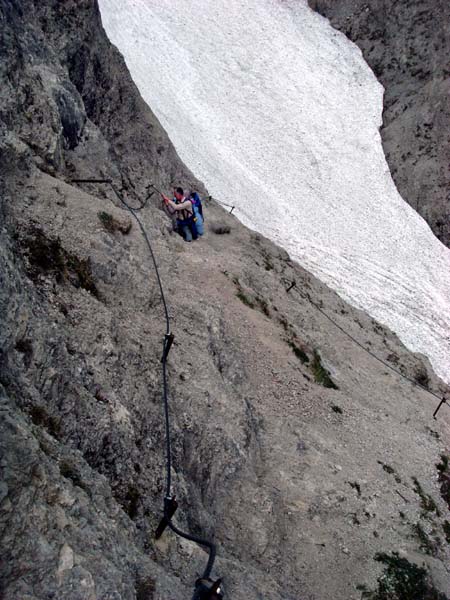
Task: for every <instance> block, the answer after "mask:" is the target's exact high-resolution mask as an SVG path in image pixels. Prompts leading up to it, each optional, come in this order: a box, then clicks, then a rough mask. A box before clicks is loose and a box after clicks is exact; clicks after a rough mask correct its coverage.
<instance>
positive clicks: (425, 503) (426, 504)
mask: <svg viewBox="0 0 450 600" xmlns="http://www.w3.org/2000/svg"><path fill="white" fill-rule="evenodd" d="M412 480H413V483H414V491H415V492H416V494H417V495H418V496H420V506H421V507H422V513H423V514H424V515H426V514H427V513H430V512H435V513H436V515H437V516H438V517H439V516H440V514H441V513H440V511H439V508H438V507H437V504H436V502H435V501H434V500H433V498H432V497H431V496H429V495H428V494H427V493H426V492H425V491H424V490H423V488H422V486H421V485H420V483H419V481H418V480H417V478H416V477H413V478H412Z"/></svg>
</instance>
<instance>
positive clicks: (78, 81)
mask: <svg viewBox="0 0 450 600" xmlns="http://www.w3.org/2000/svg"><path fill="white" fill-rule="evenodd" d="M0 11H1V12H0V18H1V23H2V28H1V36H2V39H1V40H0V52H1V62H0V68H1V76H2V85H1V87H0V135H1V137H0V186H1V189H0V191H1V196H0V197H1V204H0V215H1V223H2V225H1V230H0V237H1V244H0V262H1V268H0V277H1V285H0V314H1V322H2V327H1V329H0V348H1V351H0V403H1V404H0V410H1V414H2V419H1V422H0V427H1V430H2V431H1V434H0V444H1V463H0V465H1V482H0V523H1V532H2V533H1V535H2V542H1V543H2V563H1V565H0V575H1V582H2V583H1V587H2V597H3V598H5V600H11V599H19V598H20V599H21V600H24V599H27V600H33V599H41V598H42V599H43V598H58V599H70V600H85V599H92V600H94V599H99V600H100V599H102V600H103V599H105V600H106V599H108V600H109V599H130V600H131V599H135V598H136V599H138V600H144V599H146V600H169V599H173V600H181V599H182V598H183V599H184V598H187V597H191V593H192V584H193V581H194V580H195V578H196V577H197V576H198V575H199V574H200V573H201V571H202V569H203V567H204V565H205V561H206V554H205V552H204V551H203V550H202V549H201V548H199V547H198V546H197V545H195V544H193V543H190V542H186V541H184V540H181V539H179V538H177V537H175V536H174V535H173V534H172V533H170V532H167V533H165V534H164V535H163V537H162V538H161V539H160V540H159V541H158V542H155V540H154V538H153V532H154V529H155V527H156V526H157V524H158V522H159V519H160V518H161V512H162V501H163V495H164V485H165V453H164V448H165V437H164V423H163V410H162V383H161V362H160V359H161V349H162V340H163V336H164V333H165V321H164V312H163V306H162V303H161V298H160V295H159V289H158V286H157V280H156V277H155V273H154V271H153V267H152V263H151V260H150V257H149V253H148V248H147V246H146V245H145V242H144V239H143V237H142V233H141V231H140V229H139V227H138V226H137V225H136V222H135V221H134V220H133V219H132V218H131V216H130V214H129V213H128V212H127V211H124V210H123V209H122V208H121V207H120V206H119V203H118V201H117V198H115V196H114V194H113V193H112V191H111V189H110V188H109V187H108V186H106V187H102V186H101V185H94V184H74V183H73V182H72V179H74V178H86V177H99V176H102V177H106V178H111V179H112V180H113V181H114V183H115V185H116V186H117V187H118V188H120V189H121V190H122V192H123V195H124V197H125V198H127V200H128V201H129V202H130V203H133V205H134V206H136V205H137V202H138V198H144V197H145V196H146V194H147V186H148V184H149V183H150V182H152V181H153V182H154V183H156V184H157V185H160V186H161V187H164V188H165V189H168V186H169V184H173V183H182V184H183V185H185V186H186V187H198V188H199V189H200V191H203V187H202V185H201V184H200V183H199V182H197V181H196V180H195V178H194V177H193V175H192V174H191V173H190V172H189V171H188V170H187V169H186V168H185V167H184V166H183V164H182V163H181V162H180V161H179V159H178V157H177V155H176V152H175V151H174V149H173V147H172V146H171V144H170V142H169V140H168V138H167V136H166V135H165V133H164V131H163V130H162V129H161V127H160V125H159V123H158V121H157V120H156V118H155V117H154V115H153V114H152V113H151V111H150V110H149V108H148V107H147V106H146V105H145V104H144V103H143V101H142V100H141V98H140V97H139V95H138V92H137V90H136V88H135V86H134V84H133V83H132V81H131V79H130V77H129V75H128V73H127V70H126V68H125V66H124V62H123V60H122V58H121V56H120V55H119V53H118V52H117V51H116V50H115V49H114V48H113V47H111V46H110V44H109V43H108V41H107V39H106V36H105V34H104V32H103V30H102V28H101V23H100V17H99V12H98V7H97V5H96V3H95V2H94V1H93V0H83V1H81V2H80V1H78V2H75V1H73V2H70V1H67V2H64V3H60V2H55V1H52V0H43V1H40V2H31V1H25V0H23V1H22V2H14V3H11V2H9V1H6V0H0ZM131 184H133V185H131ZM133 186H134V187H133ZM205 212H206V226H207V231H206V234H205V236H204V238H203V239H201V240H199V241H197V242H194V243H191V244H187V243H184V242H183V241H182V240H181V239H180V238H179V237H177V236H176V235H175V234H173V233H171V231H170V227H169V224H168V222H167V218H166V216H165V215H164V214H163V213H162V211H161V210H160V206H159V201H158V200H157V199H156V197H155V196H152V197H151V198H150V200H149V201H148V203H147V205H146V207H145V208H144V209H143V210H142V211H140V212H139V216H140V218H141V219H142V222H143V224H144V226H145V228H146V230H147V232H148V234H149V237H150V239H151V243H152V247H153V249H154V252H155V255H156V257H157V262H158V264H159V267H160V273H161V278H162V282H163V285H164V289H165V292H166V295H167V301H168V307H169V313H170V317H171V327H172V330H173V332H174V334H175V342H174V346H173V347H172V350H171V352H170V356H169V373H168V374H169V398H170V410H171V420H172V443H173V453H174V456H173V470H172V477H173V491H174V492H175V493H176V494H177V497H178V500H179V503H180V509H179V511H178V512H177V514H176V520H177V522H178V523H179V524H180V525H181V526H182V527H183V528H185V529H187V530H190V531H192V532H194V533H196V534H199V533H202V534H204V535H206V536H209V537H211V538H213V539H214V540H215V541H216V542H217V544H218V558H217V561H216V566H215V570H214V575H220V576H223V578H224V583H225V586H226V590H227V598H233V599H235V600H244V599H249V598H251V599H255V600H256V599H264V600H299V599H303V600H304V599H317V600H319V599H324V600H325V598H330V597H333V598H335V599H336V600H349V599H351V598H355V599H356V598H360V597H361V593H362V591H361V589H360V588H361V586H366V589H375V588H376V587H377V578H378V577H379V576H380V574H381V573H382V571H383V569H384V566H383V563H382V562H379V561H377V560H375V558H376V556H377V554H378V553H380V552H381V553H383V552H384V553H386V554H387V555H388V556H389V557H391V558H392V560H394V559H395V555H392V553H393V552H396V553H399V555H398V557H397V558H398V561H402V560H404V561H406V564H407V565H409V566H408V568H409V569H410V570H413V569H414V568H415V567H414V566H415V565H416V564H417V565H420V566H421V565H424V568H425V571H424V575H423V576H422V580H423V581H425V580H427V581H428V583H427V585H428V586H429V589H431V587H430V586H432V585H433V586H435V587H436V589H439V590H441V591H442V592H444V591H446V590H447V589H448V587H449V583H450V574H449V572H448V564H449V558H450V552H449V537H450V535H449V532H448V527H450V525H449V524H448V521H449V513H448V510H449V507H448V498H447V497H446V496H445V493H444V495H442V494H441V491H442V489H444V492H445V489H446V488H445V485H444V484H445V478H446V477H447V475H446V473H447V470H446V469H447V466H446V463H445V460H443V459H442V458H441V457H442V456H447V455H448V448H447V445H446V439H447V440H448V431H449V429H448V427H449V422H450V419H449V416H450V415H448V414H447V413H446V412H445V411H446V410H447V407H445V406H444V407H443V408H442V410H441V413H440V415H442V416H441V418H440V419H439V420H438V421H437V422H435V421H433V420H432V418H431V415H432V412H433V410H434V408H435V406H436V403H437V400H436V398H433V397H432V396H430V395H429V394H427V393H426V392H425V391H424V390H422V389H421V388H419V387H417V386H415V385H413V384H412V383H410V382H408V381H406V380H405V379H403V378H402V377H400V376H399V375H397V374H396V373H395V372H393V371H392V370H390V369H389V368H388V367H386V366H383V365H381V364H380V363H378V362H377V361H375V360H374V359H373V358H372V357H371V356H370V355H369V354H367V353H365V352H363V351H362V349H361V348H359V347H358V346H357V345H355V344H354V343H353V342H351V341H350V340H349V338H348V337H346V336H345V335H344V334H343V333H342V331H340V330H339V329H337V328H335V327H334V326H333V325H332V323H331V322H330V321H329V320H328V319H326V318H325V317H324V316H323V315H322V313H321V312H320V311H318V310H317V308H316V306H315V305H318V306H320V307H321V308H322V309H323V310H324V311H326V312H327V314H329V315H330V316H331V317H332V318H333V319H334V320H336V322H337V323H338V324H339V325H340V327H341V328H343V329H344V330H345V331H347V332H348V333H350V334H351V335H353V336H354V337H355V338H357V339H358V340H359V341H360V343H361V344H363V346H364V347H366V348H367V349H369V350H370V351H371V352H373V353H375V354H377V355H378V356H380V357H381V358H382V359H383V360H384V361H386V363H387V364H389V365H391V366H393V367H395V369H397V370H399V371H400V372H401V373H403V374H404V375H405V376H407V377H408V378H409V379H412V380H413V381H415V382H417V383H420V384H421V385H424V386H426V387H428V388H429V389H430V390H432V391H433V392H434V393H435V394H437V396H439V397H441V396H442V395H443V394H444V393H448V389H447V388H446V386H445V385H444V384H443V383H442V382H440V381H439V380H438V379H437V378H436V377H435V375H434V374H433V372H432V370H431V369H430V367H429V365H428V363H427V361H426V360H424V359H423V358H422V357H420V356H416V355H413V354H411V353H410V352H408V351H407V350H406V349H405V348H404V347H403V346H402V345H401V344H400V342H399V341H398V339H397V338H396V336H394V335H393V334H392V333H391V332H389V331H387V330H386V329H385V328H383V327H382V326H380V325H379V324H377V323H376V322H375V321H373V320H372V319H371V318H370V317H368V316H367V315H365V314H363V313H361V312H360V311H357V310H355V309H353V308H351V307H350V306H348V305H347V304H345V303H344V302H343V301H342V300H341V299H340V298H339V297H338V296H337V295H336V294H335V293H334V292H332V291H331V290H329V289H328V288H327V287H326V286H325V285H323V284H322V283H321V282H319V281H318V280H317V279H315V278H314V277H313V276H312V275H310V274H309V273H307V272H306V271H304V270H303V269H302V268H301V267H299V266H298V265H296V264H294V263H293V262H292V261H291V260H290V259H289V256H288V255H287V254H286V252H284V251H283V250H281V249H280V248H278V247H276V246H275V245H274V244H272V243H270V242H269V241H267V240H265V239H264V238H262V237H261V236H259V235H257V234H255V233H253V232H251V231H250V230H248V229H246V228H245V227H243V226H242V225H241V224H239V222H238V221H236V220H235V219H234V217H233V216H232V215H229V214H227V213H226V212H225V211H224V210H223V209H222V208H221V207H220V206H218V205H217V204H215V203H212V202H211V203H209V204H208V205H207V206H206V207H205ZM105 215H106V216H105ZM112 224H115V225H112ZM130 226H131V228H130ZM219 226H220V227H221V228H222V230H227V228H229V230H230V232H229V233H228V234H226V233H224V234H217V233H214V231H217V230H218V227H219ZM292 282H295V283H296V285H295V287H293V288H292V289H291V290H290V291H289V292H287V291H286V290H287V289H288V288H289V287H290V286H291V284H292ZM436 464H439V465H440V467H441V468H440V469H437V468H436ZM393 557H394V558H393ZM398 561H397V563H395V564H396V565H397V571H399V570H401V569H400V567H401V565H402V564H403V563H401V564H400V563H399V562H398ZM394 562H395V560H394ZM397 574H398V573H397ZM425 574H426V575H425ZM426 578H428V579H426ZM431 582H432V583H431ZM358 586H359V588H358ZM433 593H434V592H433ZM436 594H437V592H436ZM430 598H436V599H439V600H441V599H443V598H445V596H444V595H441V596H437V595H434V596H430Z"/></svg>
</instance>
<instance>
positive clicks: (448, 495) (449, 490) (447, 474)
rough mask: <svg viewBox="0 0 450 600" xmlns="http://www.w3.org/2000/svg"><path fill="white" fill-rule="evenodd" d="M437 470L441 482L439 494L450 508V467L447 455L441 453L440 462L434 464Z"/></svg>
mask: <svg viewBox="0 0 450 600" xmlns="http://www.w3.org/2000/svg"><path fill="white" fill-rule="evenodd" d="M436 468H437V470H438V471H439V476H438V479H439V483H440V484H441V496H442V498H443V499H444V500H445V502H446V503H447V506H448V508H449V510H450V468H449V457H448V456H447V455H445V454H442V455H441V462H440V463H439V464H437V465H436Z"/></svg>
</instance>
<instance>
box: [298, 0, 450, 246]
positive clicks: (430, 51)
mask: <svg viewBox="0 0 450 600" xmlns="http://www.w3.org/2000/svg"><path fill="white" fill-rule="evenodd" d="M309 5H310V6H311V8H313V9H314V10H316V11H317V12H319V13H320V14H322V15H324V16H325V17H327V18H328V19H329V20H330V22H331V24H332V25H333V26H334V27H335V28H336V29H339V30H340V31H342V32H343V33H344V34H345V35H346V36H347V37H348V38H349V39H351V40H352V41H353V42H355V43H356V44H357V45H358V46H359V47H360V48H361V51H362V53H363V55H364V58H365V59H366V61H367V62H368V64H369V65H370V66H371V67H372V69H373V71H374V73H375V75H376V76H377V77H378V79H379V81H380V82H381V83H382V85H383V86H384V88H385V90H386V93H385V99H384V113H383V127H382V129H381V135H382V139H383V145H384V149H385V154H386V159H387V161H388V163H389V165H390V169H391V173H392V177H393V179H394V181H395V183H396V185H397V188H398V190H399V192H400V194H401V195H402V197H403V198H404V199H405V200H406V202H408V203H409V204H410V205H411V206H412V207H413V208H414V209H415V210H417V212H418V213H419V214H420V215H421V216H422V217H423V218H424V219H425V220H426V221H427V223H428V224H429V225H430V227H431V229H432V230H433V232H434V234H435V235H436V237H438V238H439V239H440V240H441V241H442V242H443V243H444V244H445V245H446V246H450V195H449V189H450V173H449V168H448V165H449V163H450V141H449V138H448V134H447V130H448V121H449V118H450V71H449V66H448V49H449V47H450V32H449V29H448V23H449V20H450V5H449V3H448V2H445V0H433V1H428V2H424V1H423V0H413V1H411V0H400V1H399V2H393V3H386V2H385V1H384V0H339V1H335V0H309Z"/></svg>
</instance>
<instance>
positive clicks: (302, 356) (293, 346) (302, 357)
mask: <svg viewBox="0 0 450 600" xmlns="http://www.w3.org/2000/svg"><path fill="white" fill-rule="evenodd" d="M287 343H288V346H289V347H290V348H291V349H292V352H293V353H294V354H295V356H296V357H297V358H298V359H299V360H300V361H301V362H302V363H303V364H305V363H308V362H309V357H308V355H307V354H306V352H305V351H304V350H302V349H301V348H299V347H298V346H297V344H295V342H293V341H292V340H288V342H287Z"/></svg>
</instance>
